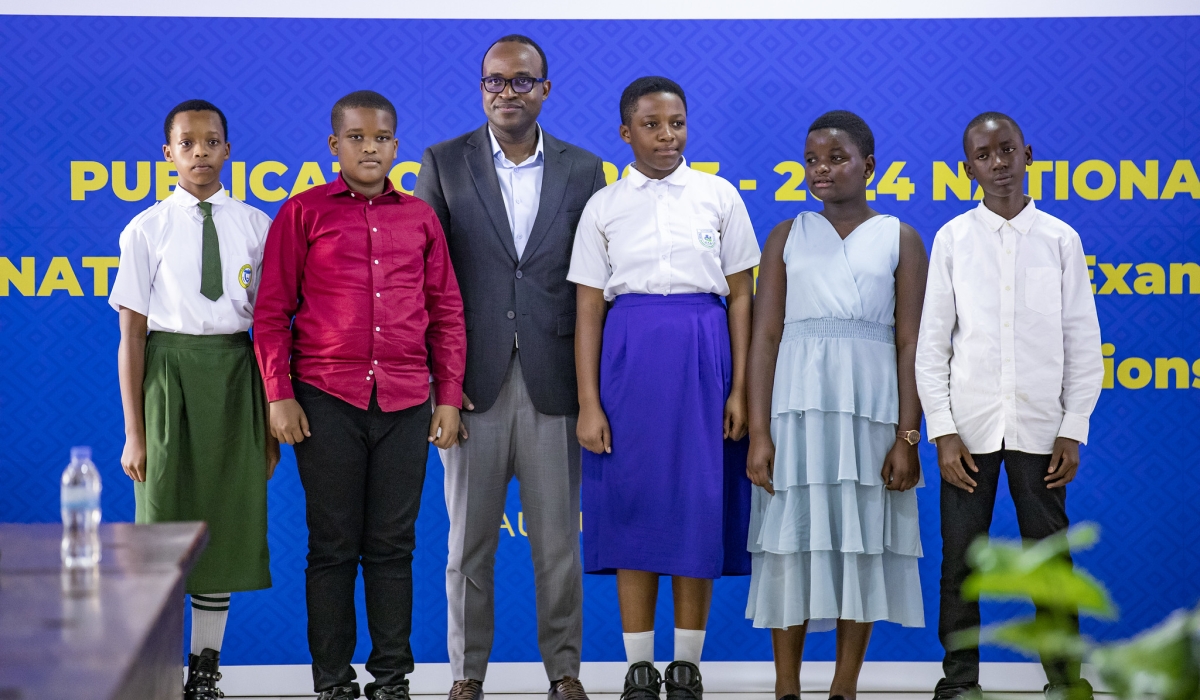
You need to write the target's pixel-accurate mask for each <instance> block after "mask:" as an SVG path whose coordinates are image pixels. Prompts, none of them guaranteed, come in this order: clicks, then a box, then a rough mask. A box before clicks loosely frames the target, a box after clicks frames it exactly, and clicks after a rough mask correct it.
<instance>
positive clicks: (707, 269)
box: [567, 163, 759, 301]
mask: <svg viewBox="0 0 1200 700" xmlns="http://www.w3.org/2000/svg"><path fill="white" fill-rule="evenodd" d="M758 258H759V250H758V239H756V238H755V237H754V227H753V226H752V225H751V224H750V215H749V214H747V213H746V205H745V203H743V202H742V197H741V195H739V194H738V191H737V190H736V189H734V187H733V185H731V184H729V182H727V181H726V180H725V179H724V178H721V177H717V176H716V175H710V174H708V173H704V172H700V171H698V170H692V169H691V168H689V167H688V166H687V163H683V164H682V165H680V166H679V167H678V168H676V169H675V172H673V173H671V174H670V175H668V176H667V177H665V178H663V179H661V180H653V179H651V178H648V177H646V176H645V175H643V174H642V173H641V172H640V171H638V169H637V168H630V169H629V174H628V175H626V176H625V177H623V178H621V179H620V180H618V181H616V182H614V183H613V184H611V185H609V186H608V187H605V188H604V189H602V190H600V191H599V192H597V193H596V194H594V195H592V198H591V199H589V200H588V203H587V206H586V207H584V209H583V215H582V217H581V218H580V220H579V227H578V228H577V229H576V230H575V248H574V249H573V250H572V253H571V270H570V272H569V273H568V274H567V279H568V280H570V281H571V282H575V283H576V284H583V285H586V286H588V287H595V288H596V289H603V290H604V298H605V299H607V300H609V301H612V300H613V299H615V298H616V297H617V296H618V295H621V294H630V293H633V294H662V295H667V294H694V293H698V292H700V293H702V292H709V293H712V294H719V295H720V296H727V295H728V294H729V283H728V282H726V281H725V277H726V276H727V275H732V274H734V273H735V272H741V271H743V270H749V269H750V268H752V267H754V266H755V265H757V264H758Z"/></svg>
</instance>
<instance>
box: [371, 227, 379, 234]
mask: <svg viewBox="0 0 1200 700" xmlns="http://www.w3.org/2000/svg"><path fill="white" fill-rule="evenodd" d="M371 233H379V229H377V228H372V229H371Z"/></svg>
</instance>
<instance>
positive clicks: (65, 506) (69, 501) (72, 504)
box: [61, 447, 100, 569]
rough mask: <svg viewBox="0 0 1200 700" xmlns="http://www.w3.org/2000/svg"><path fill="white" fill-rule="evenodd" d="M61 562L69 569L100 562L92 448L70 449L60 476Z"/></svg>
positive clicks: (96, 476)
mask: <svg viewBox="0 0 1200 700" xmlns="http://www.w3.org/2000/svg"><path fill="white" fill-rule="evenodd" d="M61 501H62V521H63V537H62V560H63V566H65V567H66V568H68V569H75V568H86V567H92V566H95V565H96V564H98V563H99V562H100V472H99V471H98V470H97V469H96V465H95V464H93V463H92V448H90V447H72V448H71V463H70V464H68V465H67V468H66V469H64V470H63V473H62V490H61Z"/></svg>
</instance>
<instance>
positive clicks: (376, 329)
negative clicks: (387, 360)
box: [375, 312, 511, 332]
mask: <svg viewBox="0 0 1200 700" xmlns="http://www.w3.org/2000/svg"><path fill="white" fill-rule="evenodd" d="M510 313H511V312H510ZM375 331H376V332H378V331H379V326H375Z"/></svg>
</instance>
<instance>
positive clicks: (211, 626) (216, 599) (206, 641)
mask: <svg viewBox="0 0 1200 700" xmlns="http://www.w3.org/2000/svg"><path fill="white" fill-rule="evenodd" d="M228 617H229V594H228V593H207V594H205V595H193V596H192V653H193V654H197V655H199V654H200V652H202V651H204V650H205V649H212V650H213V651H221V641H222V640H223V639H224V638H225V620H226V619H227V618H228Z"/></svg>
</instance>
